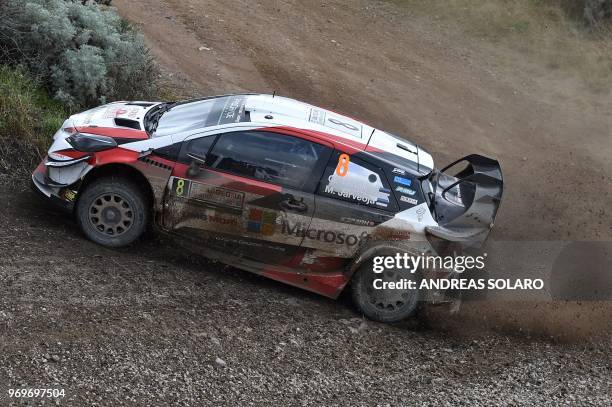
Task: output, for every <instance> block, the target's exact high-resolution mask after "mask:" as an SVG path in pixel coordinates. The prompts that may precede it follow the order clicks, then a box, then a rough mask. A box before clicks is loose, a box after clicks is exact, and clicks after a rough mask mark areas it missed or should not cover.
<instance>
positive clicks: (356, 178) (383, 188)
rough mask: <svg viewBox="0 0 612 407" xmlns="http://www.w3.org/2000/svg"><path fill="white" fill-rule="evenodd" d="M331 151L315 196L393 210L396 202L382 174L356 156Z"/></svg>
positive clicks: (379, 170)
mask: <svg viewBox="0 0 612 407" xmlns="http://www.w3.org/2000/svg"><path fill="white" fill-rule="evenodd" d="M346 157H347V156H346V155H345V154H343V153H341V152H338V151H334V154H332V156H331V158H330V160H329V163H328V165H327V168H326V169H325V172H324V173H323V178H322V179H321V182H320V184H319V188H318V191H317V193H318V194H319V195H322V196H327V197H329V198H335V199H340V200H343V201H348V202H352V203H355V204H359V205H365V206H368V207H371V208H377V209H383V210H388V211H397V203H396V202H395V200H394V198H393V194H392V192H391V188H390V185H389V182H388V181H387V178H386V177H385V175H384V172H383V171H382V170H381V169H380V168H378V167H376V166H374V165H371V164H370V163H368V162H366V161H363V160H361V159H359V158H356V157H348V163H346V161H345V160H346Z"/></svg>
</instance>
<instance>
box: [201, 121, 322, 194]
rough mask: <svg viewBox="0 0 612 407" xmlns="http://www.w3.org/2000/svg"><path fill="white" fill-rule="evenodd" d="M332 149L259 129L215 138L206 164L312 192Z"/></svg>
mask: <svg viewBox="0 0 612 407" xmlns="http://www.w3.org/2000/svg"><path fill="white" fill-rule="evenodd" d="M331 152H332V149H331V148H329V147H326V146H323V145H320V144H317V143H312V142H310V141H307V140H303V139H300V138H297V137H293V136H287V135H282V134H277V133H268V132H261V131H245V132H236V133H226V134H222V135H221V136H220V137H219V141H218V142H217V143H216V144H215V146H214V147H213V149H212V151H211V152H210V153H209V154H208V157H207V162H206V164H207V165H208V166H209V167H211V168H215V169H218V170H221V171H227V172H229V173H232V174H235V175H240V176H244V177H248V178H253V179H256V180H259V181H264V182H268V183H271V184H277V185H281V186H284V187H287V188H293V189H298V190H302V191H307V192H314V188H315V185H316V183H317V182H318V179H319V176H320V174H321V172H322V171H323V166H325V163H326V162H327V160H328V158H329V156H330V154H331Z"/></svg>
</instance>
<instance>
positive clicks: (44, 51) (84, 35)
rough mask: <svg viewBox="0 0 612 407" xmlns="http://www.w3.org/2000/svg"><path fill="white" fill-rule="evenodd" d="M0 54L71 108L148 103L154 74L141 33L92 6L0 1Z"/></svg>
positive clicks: (51, 1)
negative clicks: (124, 101) (115, 102)
mask: <svg viewBox="0 0 612 407" xmlns="http://www.w3.org/2000/svg"><path fill="white" fill-rule="evenodd" d="M0 4H1V5H0V56H2V58H3V61H8V62H9V63H12V64H23V65H25V66H26V67H27V68H28V69H29V70H30V72H31V73H32V74H33V75H34V76H35V77H36V78H38V79H39V80H40V82H41V83H44V84H45V85H46V86H47V87H48V89H49V91H50V92H51V94H52V95H53V97H54V98H55V99H57V100H59V101H61V102H63V103H65V104H67V105H68V106H70V107H72V108H81V107H87V106H93V105H98V104H101V103H106V102H107V101H110V100H117V99H148V98H151V97H153V95H155V93H156V92H157V85H156V82H157V77H158V73H157V70H156V68H155V64H154V62H153V60H152V58H151V57H150V55H149V52H148V50H147V48H146V47H145V45H144V40H143V38H142V35H140V34H139V33H138V32H136V31H135V30H133V29H132V28H131V27H130V26H129V25H128V24H127V23H126V22H125V21H124V20H122V19H121V18H120V17H119V16H118V15H117V14H116V12H115V10H114V9H112V8H108V7H104V6H98V5H97V4H96V3H95V2H85V4H83V2H82V1H80V0H79V1H66V0H4V1H2V2H0Z"/></svg>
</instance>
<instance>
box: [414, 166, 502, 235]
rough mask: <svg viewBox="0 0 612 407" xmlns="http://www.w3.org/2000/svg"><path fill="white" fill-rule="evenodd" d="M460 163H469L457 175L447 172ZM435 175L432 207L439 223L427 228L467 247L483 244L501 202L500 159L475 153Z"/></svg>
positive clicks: (430, 231)
mask: <svg viewBox="0 0 612 407" xmlns="http://www.w3.org/2000/svg"><path fill="white" fill-rule="evenodd" d="M459 164H463V165H466V166H465V168H464V169H463V170H462V171H460V172H458V173H456V174H454V175H450V174H448V172H449V170H451V169H452V168H453V167H456V168H459V167H461V165H459ZM450 172H452V171H450ZM434 177H435V178H434V183H435V188H436V191H435V193H434V194H433V195H434V196H433V199H432V210H433V211H434V213H435V215H436V218H437V221H438V225H439V226H434V227H427V228H426V232H428V234H430V235H433V236H434V237H436V238H438V239H443V240H445V241H451V242H457V243H459V244H461V245H462V246H464V247H475V246H480V245H482V243H484V241H485V240H486V238H487V236H488V235H489V232H490V230H491V228H492V227H493V224H494V223H495V217H496V216H497V211H498V209H499V205H500V204H501V199H502V194H503V189H504V181H503V176H502V171H501V167H500V165H499V162H498V161H496V160H493V159H491V158H487V157H484V156H481V155H477V154H472V155H468V156H466V157H463V158H461V159H459V160H457V161H455V162H453V163H451V164H449V165H448V166H446V167H444V168H443V169H441V170H440V171H438V172H437V173H436V174H435V176H434ZM451 191H455V192H454V193H455V194H457V195H456V197H455V200H454V201H453V200H451V199H448V198H449V197H448V195H449V194H450V192H451ZM458 200H459V201H458Z"/></svg>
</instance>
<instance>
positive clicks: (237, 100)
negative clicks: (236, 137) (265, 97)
mask: <svg viewBox="0 0 612 407" xmlns="http://www.w3.org/2000/svg"><path fill="white" fill-rule="evenodd" d="M244 102H245V98H244V97H243V96H236V97H232V98H230V99H229V100H228V103H227V104H226V105H225V107H224V108H223V110H222V111H221V118H220V119H219V124H226V123H232V122H233V123H238V122H240V120H241V119H242V115H243V114H244Z"/></svg>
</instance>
